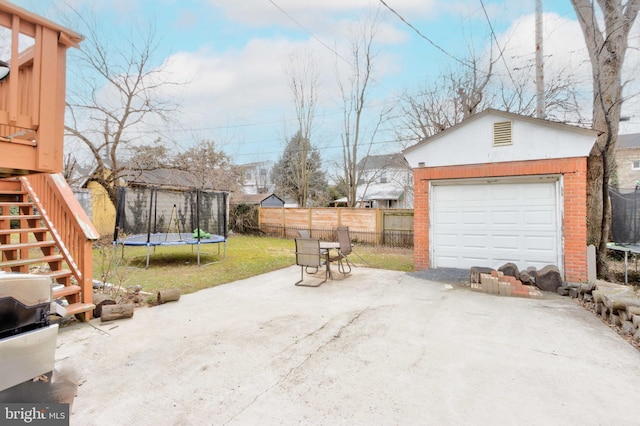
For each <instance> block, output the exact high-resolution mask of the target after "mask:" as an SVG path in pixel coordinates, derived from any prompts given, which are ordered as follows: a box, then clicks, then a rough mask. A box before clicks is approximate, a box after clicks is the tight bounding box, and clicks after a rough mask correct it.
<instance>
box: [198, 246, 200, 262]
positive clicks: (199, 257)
mask: <svg viewBox="0 0 640 426" xmlns="http://www.w3.org/2000/svg"><path fill="white" fill-rule="evenodd" d="M198 266H200V243H198Z"/></svg>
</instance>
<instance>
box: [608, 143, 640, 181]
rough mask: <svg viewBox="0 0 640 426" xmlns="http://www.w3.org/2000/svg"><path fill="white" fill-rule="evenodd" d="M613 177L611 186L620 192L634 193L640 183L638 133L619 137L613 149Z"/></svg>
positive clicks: (639, 144)
mask: <svg viewBox="0 0 640 426" xmlns="http://www.w3.org/2000/svg"><path fill="white" fill-rule="evenodd" d="M614 156H615V161H616V169H615V177H614V181H613V182H612V184H613V185H614V186H616V187H617V188H618V189H619V190H620V191H621V192H631V191H635V189H636V186H640V185H638V183H640V133H633V134H629V135H619V136H618V142H617V143H616V149H615V154H614Z"/></svg>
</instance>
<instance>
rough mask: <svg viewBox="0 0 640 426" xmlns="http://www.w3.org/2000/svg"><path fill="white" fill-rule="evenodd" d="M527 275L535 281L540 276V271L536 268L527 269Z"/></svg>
mask: <svg viewBox="0 0 640 426" xmlns="http://www.w3.org/2000/svg"><path fill="white" fill-rule="evenodd" d="M527 274H529V276H530V277H531V278H532V279H533V281H535V280H536V277H537V276H538V269H537V268H536V267H535V266H529V267H528V268H527Z"/></svg>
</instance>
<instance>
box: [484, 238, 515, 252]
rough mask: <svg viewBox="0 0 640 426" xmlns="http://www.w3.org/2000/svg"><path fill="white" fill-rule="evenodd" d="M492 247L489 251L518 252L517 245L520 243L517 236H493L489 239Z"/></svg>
mask: <svg viewBox="0 0 640 426" xmlns="http://www.w3.org/2000/svg"><path fill="white" fill-rule="evenodd" d="M491 241H492V243H493V244H492V247H491V248H490V249H491V250H508V251H513V250H518V245H519V242H520V236H519V235H494V236H493V238H491Z"/></svg>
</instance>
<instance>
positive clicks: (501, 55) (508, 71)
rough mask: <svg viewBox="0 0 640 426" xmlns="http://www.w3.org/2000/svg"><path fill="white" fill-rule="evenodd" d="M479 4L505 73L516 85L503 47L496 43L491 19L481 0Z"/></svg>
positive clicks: (496, 39)
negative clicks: (505, 70)
mask: <svg viewBox="0 0 640 426" xmlns="http://www.w3.org/2000/svg"><path fill="white" fill-rule="evenodd" d="M480 5H481V6H482V11H483V12H484V16H485V18H487V23H488V24H489V29H490V30H491V35H492V36H493V39H494V40H495V42H496V46H498V51H499V52H500V58H501V59H502V62H503V63H504V67H505V68H506V69H507V74H509V79H510V80H511V83H513V85H514V86H516V82H515V81H514V79H513V76H512V75H511V71H510V70H509V66H508V65H507V60H506V59H505V58H504V49H502V48H501V47H500V43H498V37H496V33H495V31H494V30H493V25H492V24H491V20H490V19H489V15H488V14H487V9H486V8H485V7H484V2H483V1H482V0H480Z"/></svg>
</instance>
